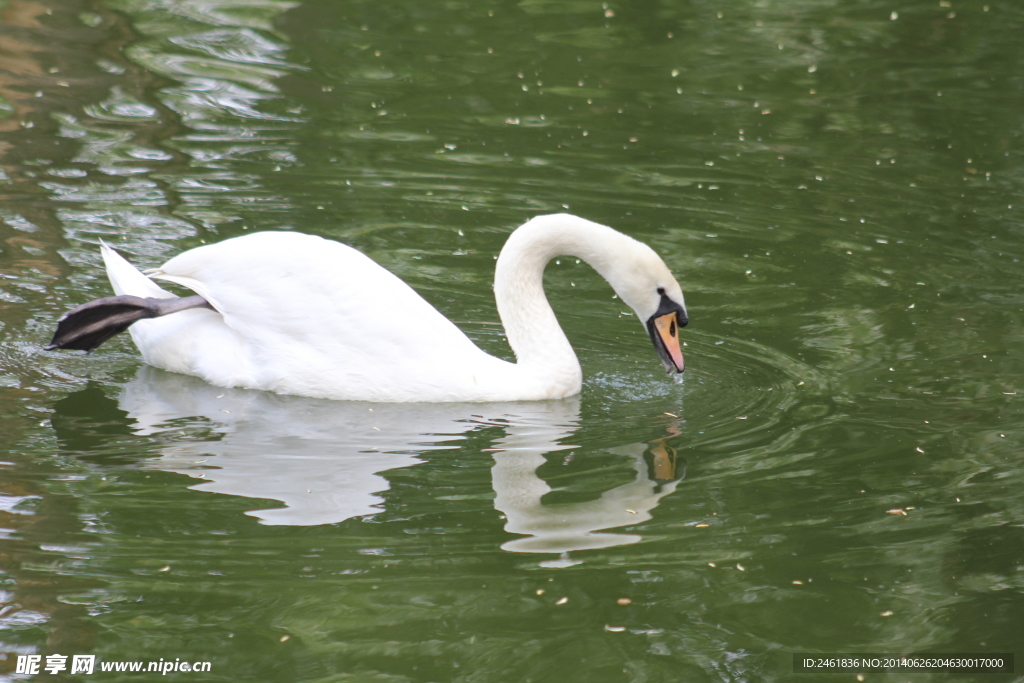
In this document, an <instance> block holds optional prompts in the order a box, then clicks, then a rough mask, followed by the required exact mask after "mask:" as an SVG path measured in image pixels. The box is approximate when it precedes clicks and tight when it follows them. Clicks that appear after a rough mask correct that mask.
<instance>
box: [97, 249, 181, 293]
mask: <svg viewBox="0 0 1024 683" xmlns="http://www.w3.org/2000/svg"><path fill="white" fill-rule="evenodd" d="M100 253H101V254H102V255H103V265H104V266H106V269H107V277H108V278H110V285H111V286H112V287H113V288H114V293H115V294H118V295H120V294H131V295H132V296H136V297H153V298H155V299H166V298H168V297H172V296H174V295H173V294H171V293H170V292H168V291H167V290H166V289H163V288H161V287H160V285H158V284H157V283H155V282H153V281H152V280H150V279H149V278H148V277H146V276H145V275H143V274H142V273H141V272H140V271H139V270H138V269H137V268H136V267H135V266H133V265H132V264H130V263H128V261H126V260H125V259H124V257H123V256H121V255H120V254H118V253H117V252H116V251H114V250H113V249H112V248H111V247H110V245H108V244H107V243H106V242H102V241H101V242H100Z"/></svg>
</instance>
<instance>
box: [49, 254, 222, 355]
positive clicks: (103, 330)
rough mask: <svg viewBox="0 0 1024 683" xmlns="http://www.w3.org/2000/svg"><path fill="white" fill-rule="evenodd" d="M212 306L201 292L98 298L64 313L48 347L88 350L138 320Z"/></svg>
mask: <svg viewBox="0 0 1024 683" xmlns="http://www.w3.org/2000/svg"><path fill="white" fill-rule="evenodd" d="M136 272H137V271H136ZM140 274H141V273H140ZM209 307H210V305H209V304H208V303H207V301H206V299H204V298H203V297H201V296H189V297H184V298H182V297H172V298H169V299H155V298H152V297H145V298H143V297H139V296H132V295H131V294H122V295H119V296H108V297H104V298H103V299H96V300H95V301H90V302H89V303H87V304H82V305H81V306H79V307H78V308H75V309H73V310H71V311H68V312H67V313H65V314H64V315H62V316H61V318H60V320H58V321H57V331H56V332H54V334H53V339H51V340H50V343H49V344H47V345H46V350H47V351H52V350H53V349H76V350H79V351H85V352H87V353H88V352H89V351H92V350H93V349H95V348H96V347H98V346H99V345H100V344H102V343H103V342H105V341H107V340H108V339H110V338H111V337H113V336H114V335H116V334H120V333H121V332H124V331H125V330H127V329H128V328H129V327H130V326H131V325H132V324H133V323H136V322H138V321H139V320H145V319H146V318H159V317H160V316H164V315H169V314H171V313H177V312H178V311H184V310H187V309H189V308H209Z"/></svg>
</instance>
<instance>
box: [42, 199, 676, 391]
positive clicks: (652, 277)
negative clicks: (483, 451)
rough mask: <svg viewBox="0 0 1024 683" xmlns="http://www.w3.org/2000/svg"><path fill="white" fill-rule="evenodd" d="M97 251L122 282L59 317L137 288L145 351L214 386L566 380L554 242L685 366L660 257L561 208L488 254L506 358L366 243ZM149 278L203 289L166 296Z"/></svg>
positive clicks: (139, 341) (446, 387)
mask: <svg viewBox="0 0 1024 683" xmlns="http://www.w3.org/2000/svg"><path fill="white" fill-rule="evenodd" d="M102 254H103V260H104V263H105V265H106V269H107V273H108V275H109V277H110V282H111V284H112V286H113V288H114V291H115V292H116V294H117V295H118V296H117V297H110V298H108V299H101V300H99V301H98V302H92V303H91V304H85V305H84V306H82V307H79V309H75V311H71V312H70V313H68V314H67V315H65V317H64V318H62V320H61V325H63V326H65V327H68V328H71V327H74V326H75V324H76V323H75V320H76V318H75V314H76V312H77V311H79V310H80V309H83V310H84V309H87V308H89V307H90V306H92V307H93V309H90V310H92V312H91V313H90V315H92V316H93V317H95V316H96V315H98V313H97V312H96V311H97V310H98V311H100V312H104V311H106V310H107V308H108V306H107V305H106V304H102V302H109V301H115V300H116V301H118V302H122V303H123V302H124V301H128V300H130V301H132V302H136V301H144V302H148V303H144V304H141V306H142V307H143V308H146V309H147V310H148V312H147V313H144V314H140V317H141V318H151V319H138V321H137V322H134V323H128V324H129V325H130V327H129V328H128V329H129V331H130V333H131V335H132V338H133V340H134V341H135V344H136V346H137V347H138V348H139V351H140V352H141V353H142V356H143V358H144V359H145V361H146V362H147V363H149V364H150V365H153V366H156V367H159V368H163V369H165V370H170V371H173V372H181V373H185V374H189V375H195V376H198V377H201V378H203V379H205V380H206V381H208V382H210V383H212V384H215V385H219V386H226V387H227V386H233V387H244V388H249V389H263V390H269V391H275V392H279V393H283V394H297V395H302V396H311V397H317V398H329V399H343V400H344V399H351V400H365V401H386V402H412V401H425V402H451V401H468V402H489V401H520V400H536V399H550V398H562V397H565V396H570V395H573V394H576V393H578V392H579V391H580V388H581V384H582V373H581V370H580V365H579V361H578V360H577V358H576V354H575V353H574V352H573V350H572V347H571V346H570V345H569V341H568V339H566V337H565V334H564V332H563V331H562V329H561V327H560V326H559V325H558V322H557V320H556V319H555V315H554V312H553V311H552V309H551V306H550V304H549V303H548V301H547V298H546V297H545V296H544V291H543V273H544V267H545V266H546V265H547V263H548V261H550V260H551V259H552V258H554V257H556V256H576V257H578V258H581V259H583V260H585V261H587V262H588V263H589V264H590V265H591V266H593V267H594V268H595V269H596V270H597V271H598V272H599V273H600V274H601V275H602V276H604V278H605V279H606V280H608V282H609V283H610V284H611V285H612V287H613V288H614V289H615V291H616V292H617V293H618V295H619V297H620V298H621V299H622V300H623V301H624V302H625V303H626V304H628V305H629V306H630V307H631V308H633V310H634V311H636V313H637V315H638V316H639V318H640V320H641V321H647V328H648V331H649V332H650V334H651V338H652V340H654V344H655V347H656V348H657V349H658V351H659V353H660V354H661V356H662V360H663V362H664V363H665V365H666V367H667V368H668V369H670V370H671V371H675V372H682V370H683V359H682V354H681V352H680V350H679V342H678V337H677V334H678V328H679V327H682V326H683V325H685V324H686V322H687V318H686V309H685V305H684V303H683V295H682V291H681V290H680V288H679V285H678V284H677V283H676V281H675V279H674V278H673V277H672V275H671V273H670V272H669V270H668V268H667V267H666V266H665V264H664V262H663V261H662V260H661V258H660V257H658V255H657V254H656V253H655V252H654V251H653V250H652V249H651V248H650V247H648V246H647V245H645V244H643V243H641V242H638V241H636V240H634V239H632V238H630V237H628V236H626V235H623V234H622V233H619V232H617V231H615V230H613V229H612V228H609V227H606V226H603V225H599V224H597V223H593V222H591V221H587V220H585V219H582V218H578V217H576V216H571V215H568V214H557V215H551V216H539V217H537V218H534V219H532V220H530V221H529V222H527V223H526V224H524V225H522V226H521V227H519V228H518V229H517V230H515V231H514V232H513V233H512V235H511V236H510V237H509V239H508V242H507V243H506V244H505V246H504V248H503V249H502V251H501V254H500V256H499V258H498V262H497V266H496V271H495V283H494V292H495V299H496V302H497V307H498V313H499V315H500V317H501V320H502V323H503V324H504V326H505V330H506V334H507V337H508V341H509V344H510V346H511V347H512V349H513V351H514V352H515V354H516V359H517V362H516V363H510V362H507V361H504V360H501V359H499V358H495V357H494V356H491V355H489V354H487V353H485V352H484V351H482V350H481V349H480V348H479V347H477V346H476V345H475V344H474V343H473V342H472V341H471V340H470V339H469V338H468V337H467V336H466V335H465V334H464V333H463V332H462V331H461V330H460V329H459V328H458V327H456V326H455V325H454V324H453V323H452V322H451V321H449V320H448V319H447V318H445V317H444V316H443V315H442V314H441V313H440V312H438V311H437V309H435V308H434V307H433V306H431V305H430V304H429V303H427V301H426V300H424V299H423V298H422V297H421V296H420V295H419V294H417V293H416V292H415V291H414V290H413V289H412V288H411V287H410V286H409V285H407V284H406V283H405V282H403V281H402V280H401V279H399V278H398V277H397V276H395V275H394V274H392V273H391V272H389V271H388V270H386V269H384V268H383V267H381V266H380V265H378V264H377V263H376V262H374V261H373V260H371V259H370V258H369V257H367V256H366V255H364V254H362V253H361V252H359V251H357V250H355V249H353V248H351V247H348V246H346V245H343V244H341V243H338V242H334V241H331V240H326V239H323V238H320V237H315V236H311V235H304V234H300V233H292V232H260V233H252V234H248V235H243V236H241V237H235V238H232V239H228V240H225V241H223V242H220V243H217V244H211V245H206V246H202V247H198V248H196V249H192V250H190V251H186V252H184V253H182V254H179V255H178V256H175V257H174V258H172V259H171V260H170V261H168V262H167V263H166V264H164V265H163V266H162V267H160V268H159V269H157V270H156V271H155V272H152V273H150V276H149V277H147V276H145V275H143V274H142V273H141V272H139V271H138V270H137V269H135V268H134V267H133V266H132V265H131V264H130V263H128V262H127V261H126V260H124V259H123V258H122V257H121V256H119V255H118V254H117V253H116V252H115V251H114V250H113V249H111V248H110V247H108V246H107V245H105V244H104V245H103V247H102ZM154 279H155V280H164V281H169V282H173V283H176V284H178V285H182V286H184V287H186V288H188V289H190V290H192V291H193V292H195V294H196V295H198V296H195V297H188V298H185V299H182V298H177V297H175V295H174V294H172V293H171V292H168V291H166V290H164V289H163V288H161V287H160V286H159V285H158V284H157V283H156V282H154ZM190 300H194V301H190ZM197 304H198V305H197ZM154 306H155V307H154ZM168 306H170V308H168ZM147 307H148V308H147ZM161 307H163V308H161ZM182 309H184V310H182ZM171 313H173V314H171ZM83 325H84V323H83ZM124 326H125V325H124V323H123V322H122V323H120V326H119V327H117V329H113V328H112V327H111V329H112V331H108V332H107V333H106V336H102V335H101V336H102V339H100V341H99V342H96V343H94V344H91V345H78V346H76V345H75V344H74V343H73V342H65V341H63V340H62V338H61V333H62V330H61V328H60V327H58V332H57V334H56V335H55V337H54V341H53V342H52V343H51V345H50V348H85V349H86V350H90V349H91V348H94V347H95V346H96V345H98V343H102V341H103V340H105V339H106V338H108V337H109V336H112V334H114V333H116V332H117V331H120V330H121V329H124ZM669 327H671V330H670V329H669ZM670 332H671V334H670ZM65 336H68V335H65Z"/></svg>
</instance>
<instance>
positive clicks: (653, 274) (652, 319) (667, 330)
mask: <svg viewBox="0 0 1024 683" xmlns="http://www.w3.org/2000/svg"><path fill="white" fill-rule="evenodd" d="M633 245H635V246H634V248H633V249H632V250H631V251H632V253H631V254H629V257H630V258H626V259H622V260H620V261H619V263H625V264H626V265H624V267H621V268H619V269H617V272H616V271H612V273H609V275H610V277H608V281H609V282H610V283H611V285H612V288H613V289H615V292H616V293H617V294H618V295H619V298H620V299H622V301H623V302H625V303H626V304H627V305H628V306H629V307H630V308H632V309H633V311H634V312H635V313H636V315H637V317H638V318H639V319H640V321H641V322H643V324H644V327H645V329H646V330H647V333H648V334H649V335H650V337H651V342H652V343H653V344H654V348H655V350H657V352H658V355H659V356H660V357H661V362H662V363H663V364H664V365H665V370H666V371H667V372H668V373H669V374H678V373H681V372H682V371H683V370H684V369H685V364H684V362H683V352H682V348H681V343H680V339H679V330H680V329H681V328H683V327H686V324H687V323H688V322H689V321H690V319H689V317H688V316H687V314H686V303H685V301H684V300H683V290H682V289H681V288H680V287H679V283H677V282H676V279H675V278H674V277H673V276H672V273H671V272H670V271H669V269H668V266H666V265H665V262H664V261H662V260H661V257H660V256H658V255H657V254H656V253H655V252H654V250H653V249H651V248H650V247H648V246H647V245H646V244H644V243H642V242H636V241H633ZM631 246H632V245H631Z"/></svg>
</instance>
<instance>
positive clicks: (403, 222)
mask: <svg viewBox="0 0 1024 683" xmlns="http://www.w3.org/2000/svg"><path fill="white" fill-rule="evenodd" d="M1022 133H1024V4H1021V3H1020V2H1018V1H1017V0H991V1H990V2H988V3H987V4H986V3H983V2H982V1H973V0H972V1H967V0H948V1H947V0H943V1H939V0H899V1H893V0H890V1H888V2H881V1H880V0H851V1H849V2H836V1H834V0H795V1H782V0H739V1H736V2H712V1H710V0H680V1H678V2H672V1H670V0H660V1H659V0H638V1H636V2H628V1H626V0H609V1H608V2H604V3H602V2H599V1H592V0H520V1H518V2H514V1H506V0H483V1H482V2H468V1H465V0H448V1H445V2H441V1H430V2H386V1H385V2H368V1H366V0H351V1H349V0H346V1H344V2H343V1H341V0H305V1H298V0H175V1H174V2H167V1H161V0H45V1H44V0H5V1H3V2H0V653H5V655H6V657H5V658H2V657H0V679H3V680H12V681H19V680H28V679H30V678H31V679H33V680H75V681H91V680H98V681H108V682H109V681H147V680H172V679H173V680H181V681H185V680H196V681H199V680H202V681H242V680H245V681H266V682H282V683H285V682H288V683H290V682H296V681H302V682H307V681H309V682H322V683H350V682H353V683H354V682H364V681H370V682H381V683H406V682H408V683H432V682H438V683H448V682H459V683H485V682H491V681H495V682H506V681H510V682H511V681H515V682H525V681H532V682H535V683H547V682H554V683H564V682H566V681H584V680H585V681H588V682H592V683H606V682H608V683H617V682H631V683H632V682H636V683H646V682H652V683H657V682H662V681H664V682H677V681H751V682H755V681H818V680H823V681H833V680H834V681H855V680H867V681H893V682H895V681H900V682H903V681H912V682H915V683H916V682H918V681H929V682H930V681H975V680H982V681H999V682H1002V681H1011V680H1024V647H1022V645H1024V636H1022V633H1024V457H1022V456H1024V453H1022V447H1024V411H1022V407H1021V406H1022V405H1024V263H1022V262H1021V261H1022V260H1024V138H1022ZM560 211H568V212H571V213H574V214H577V215H580V216H584V217H586V218H589V219H591V220H594V221H597V222H600V223H604V224H607V225H611V226H613V227H615V228H617V229H618V230H621V231H623V232H625V233H627V234H629V235H632V236H633V237H636V238H637V239H640V240H642V241H645V242H647V243H648V244H650V245H652V246H653V247H654V248H655V249H656V250H657V251H658V252H659V253H660V254H661V255H662V256H663V257H664V258H665V261H666V262H667V263H668V265H669V266H670V268H671V269H672V270H673V271H674V273H675V274H676V276H677V277H678V280H679V282H680V284H681V285H682V286H683V289H684V291H685V293H686V301H687V305H688V308H689V313H690V317H691V324H690V325H689V326H688V327H687V328H686V329H685V330H684V331H683V339H684V341H685V342H686V347H685V348H684V349H683V350H684V352H685V354H686V359H687V371H686V373H685V380H684V381H683V382H682V383H679V384H676V383H673V382H672V381H671V380H670V379H669V378H667V377H666V376H665V374H664V372H663V370H662V368H661V364H660V362H659V361H658V358H657V356H656V354H655V353H654V350H653V349H652V348H651V345H650V342H649V340H648V339H647V338H646V333H645V331H644V330H643V329H642V326H641V325H639V324H637V323H638V321H637V319H636V318H635V317H634V316H633V315H631V314H630V313H629V312H628V311H627V310H626V307H625V306H624V305H623V304H622V303H621V301H619V300H618V299H614V298H613V297H612V291H611V289H610V288H609V287H608V285H607V283H605V282H604V280H602V279H601V278H600V277H599V276H598V275H596V274H595V273H594V272H593V271H592V270H591V269H590V268H589V267H588V266H586V264H578V263H576V261H575V259H572V258H567V259H560V260H558V261H555V262H552V263H551V264H550V265H549V267H548V269H547V273H546V283H547V291H548V294H549V297H550V299H551V301H552V303H553V306H554V308H555V310H556V312H557V314H558V316H559V320H560V322H561V323H562V325H563V326H564V327H565V329H566V331H567V334H568V336H569V338H570V339H571V341H572V343H573V345H574V346H575V348H576V350H577V352H578V354H579V357H580V361H581V363H582V365H583V371H584V385H583V391H582V394H581V395H580V396H579V397H577V398H573V399H567V400H562V401H555V402H539V403H521V404H510V405H444V406H439V405H383V404H366V403H346V402H331V401H315V400H311V399H303V398H296V397H288V396H279V395H276V394H268V393H261V392H253V391H244V390H238V389H223V388H219V387H213V386H210V385H207V384H205V383H203V382H202V381H199V380H196V379H193V378H189V377H184V376H179V375H174V374H171V373H167V372H163V371H159V370H156V369H153V368H150V367H148V366H146V365H145V364H144V363H143V362H142V360H141V358H140V356H139V354H138V352H137V351H136V349H135V347H134V346H133V345H132V342H131V340H130V339H129V338H128V337H127V336H126V335H125V336H122V337H118V338H117V339H115V340H114V341H113V342H111V343H109V344H108V345H105V346H104V347H103V348H101V349H99V350H98V351H96V352H94V353H92V354H90V355H88V356H85V355H81V354H78V353H70V352H47V351H44V350H43V346H44V345H45V344H46V343H47V342H48V341H49V338H50V335H51V333H52V330H53V326H54V323H55V321H56V319H57V318H58V317H59V316H60V315H61V314H62V313H63V312H64V311H66V310H68V309H69V308H71V307H73V306H75V305H78V304H80V303H83V302H85V301H88V300H91V299H94V298H98V297H101V296H107V295H109V294H110V289H109V284H108V283H107V281H106V277H105V275H104V273H103V271H102V268H101V264H100V258H99V251H98V245H99V241H100V240H101V239H102V240H104V241H106V242H108V243H110V244H112V245H114V246H115V247H116V248H117V249H118V250H120V251H121V253H123V254H124V255H125V256H127V257H128V258H129V259H131V260H132V261H133V262H134V263H136V264H137V265H139V266H140V267H156V266H158V265H160V264H161V263H162V262H163V261H164V260H166V259H167V258H169V257H170V256H172V255H174V254H177V253H179V252H181V251H183V250H185V249H188V248H191V247H195V246H198V245H200V244H203V243H210V242H215V241H219V240H223V239H226V238H228V237H232V236H236V235H241V234H244V233H245V232H247V231H255V230H265V229H275V230H297V231H303V232H308V233H313V234H317V235H322V236H324V237H329V238H332V239H337V240H340V241H343V242H346V243H348V244H351V245H353V246H355V247H356V248H358V249H360V250H362V251H363V252H365V253H367V254H369V255H370V256H372V257H373V258H374V259H376V260H377V261H378V262H380V263H381V264H382V265H384V266H385V267H387V268H388V269H390V270H392V271H393V272H395V273H397V274H398V275H400V276H401V277H402V278H404V279H405V280H406V281H407V282H409V283H410V284H411V285H412V286H413V287H415V288H416V289H417V290H418V291H419V292H420V293H422V294H423V296H424V297H425V298H427V299H428V300H429V301H430V302H431V303H433V304H434V305H436V306H437V307H438V308H439V309H440V310H441V311H442V312H443V313H445V315H447V316H448V317H450V318H451V319H452V320H454V321H457V322H458V324H459V325H460V326H461V327H462V328H463V329H464V330H465V331H466V333H467V334H468V335H469V336H470V337H471V338H472V339H473V340H474V341H476V342H477V343H478V344H479V345H480V346H481V347H483V348H484V349H486V350H487V351H489V352H491V353H493V354H496V355H499V356H501V357H504V358H510V357H511V354H510V351H509V349H508V346H507V344H506V342H505V339H504V337H503V334H502V329H501V327H500V326H499V325H497V324H496V323H497V313H496V311H495V309H494V302H493V297H492V293H491V281H492V276H493V268H494V258H495V256H496V254H497V253H498V251H499V250H500V248H501V246H502V244H503V243H504V241H505V239H506V238H507V236H508V234H509V233H510V232H511V230H513V229H514V228H515V227H516V226H517V225H519V224H521V223H523V222H525V221H526V220H528V219H529V218H531V217H533V216H535V215H538V214H544V213H553V212H560ZM345 295H346V296H353V295H358V293H355V294H353V293H347V294H345ZM798 652H810V653H913V652H940V653H1016V655H1017V658H1018V660H1020V661H1018V662H1017V665H1016V666H1017V671H1018V673H1015V674H980V673H966V672H960V673H956V672H932V673H914V674H908V673H899V674H897V673H885V672H864V673H862V675H861V679H858V678H857V674H856V673H854V672H846V673H842V674H822V673H818V674H801V673H794V672H793V657H792V656H793V653H798ZM56 654H60V655H65V656H68V657H69V658H70V657H71V656H72V655H76V654H91V655H95V656H96V657H97V662H112V661H128V660H138V661H158V660H160V659H161V658H162V659H164V660H165V661H173V660H176V659H177V660H182V661H204V662H210V664H211V665H210V671H209V672H205V673H201V674H200V673H189V674H185V673H177V674H169V675H168V676H166V677H165V676H160V675H159V674H154V673H149V674H146V673H135V674H132V673H120V674H118V673H113V672H107V673H102V672H100V671H99V670H98V668H99V664H98V663H97V671H96V673H94V674H92V675H86V674H74V675H72V674H71V673H70V671H63V672H61V673H58V674H48V673H46V672H43V673H40V674H39V675H37V676H35V677H32V676H27V675H24V674H19V673H17V671H16V660H17V656H18V655H41V656H42V662H43V663H44V664H45V663H46V661H47V660H46V656H48V655H56Z"/></svg>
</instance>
